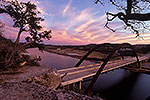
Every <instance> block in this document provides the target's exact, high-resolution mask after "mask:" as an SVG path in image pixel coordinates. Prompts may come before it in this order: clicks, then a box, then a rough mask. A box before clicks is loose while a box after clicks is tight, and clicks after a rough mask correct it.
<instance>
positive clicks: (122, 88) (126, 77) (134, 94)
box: [28, 49, 150, 100]
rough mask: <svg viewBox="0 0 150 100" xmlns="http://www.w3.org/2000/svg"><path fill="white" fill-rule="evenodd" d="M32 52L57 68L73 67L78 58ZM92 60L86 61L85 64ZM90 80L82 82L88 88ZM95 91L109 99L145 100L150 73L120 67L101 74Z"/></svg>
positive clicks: (147, 93)
mask: <svg viewBox="0 0 150 100" xmlns="http://www.w3.org/2000/svg"><path fill="white" fill-rule="evenodd" d="M28 51H29V53H30V54H36V55H40V56H41V58H42V61H41V62H40V63H41V65H42V66H45V67H53V68H56V69H62V68H68V67H73V66H74V65H75V64H76V63H77V61H78V59H75V58H72V57H66V56H61V55H57V54H53V53H48V52H44V53H42V52H39V51H38V50H37V49H28ZM89 63H90V62H88V61H85V63H84V64H89ZM88 84H89V82H84V83H83V84H82V87H83V88H85V89H86V88H87V86H88ZM93 92H94V93H95V94H96V93H99V94H101V95H102V96H103V97H104V98H107V99H108V100H145V99H146V98H147V97H148V96H150V75H147V74H139V73H133V72H130V71H128V70H124V69H118V70H114V71H111V72H108V73H106V74H102V75H100V77H99V79H98V80H97V82H96V84H95V85H94V88H93Z"/></svg>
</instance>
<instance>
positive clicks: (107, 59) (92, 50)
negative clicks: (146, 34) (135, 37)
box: [75, 43, 140, 95]
mask: <svg viewBox="0 0 150 100" xmlns="http://www.w3.org/2000/svg"><path fill="white" fill-rule="evenodd" d="M123 46H128V47H129V48H131V49H132V51H133V54H134V56H135V57H136V59H137V63H138V66H139V67H140V62H139V58H138V56H137V54H136V51H135V49H134V48H133V46H132V45H131V44H129V43H122V44H120V45H118V46H117V47H116V48H114V50H113V51H112V52H111V53H110V54H109V55H108V56H107V57H106V59H105V60H104V61H103V63H102V65H101V67H100V68H99V69H98V71H97V72H96V74H95V75H94V76H93V79H92V81H91V83H90V85H89V86H88V88H87V94H88V95H90V93H91V90H92V88H93V86H94V84H95V82H96V80H97V79H98V77H99V75H100V74H101V72H102V71H103V69H104V67H105V66H106V64H107V62H108V61H109V60H110V59H111V58H112V56H113V55H114V54H115V53H116V52H117V51H119V50H120V49H121V48H122V47H123ZM98 48H99V46H96V47H94V48H92V49H91V50H90V51H89V52H87V53H86V54H85V55H84V56H83V57H82V58H81V59H80V61H79V62H78V63H77V64H76V65H75V67H78V66H80V64H81V63H82V62H83V61H84V60H85V59H86V58H87V57H88V56H89V55H90V54H91V53H92V52H94V50H96V49H98Z"/></svg>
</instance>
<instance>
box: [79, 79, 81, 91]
mask: <svg viewBox="0 0 150 100" xmlns="http://www.w3.org/2000/svg"><path fill="white" fill-rule="evenodd" d="M81 88H82V83H81V81H80V82H79V89H81Z"/></svg>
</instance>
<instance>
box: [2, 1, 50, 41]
mask: <svg viewBox="0 0 150 100" xmlns="http://www.w3.org/2000/svg"><path fill="white" fill-rule="evenodd" d="M0 13H6V14H8V15H9V16H10V17H11V18H12V19H13V21H14V25H13V27H16V28H19V32H18V36H17V39H16V44H18V43H19V39H20V35H21V33H22V32H29V33H30V35H31V37H30V38H31V40H32V39H33V40H34V42H36V41H38V42H41V41H40V39H41V38H46V39H50V38H51V31H44V32H41V33H39V31H40V30H41V29H42V26H41V25H40V22H41V21H44V19H42V18H41V17H39V16H38V14H39V13H40V12H39V11H38V10H37V6H36V5H35V4H32V3H31V2H30V1H29V2H27V3H24V2H18V1H17V0H13V1H4V0H3V3H2V4H1V5H0Z"/></svg>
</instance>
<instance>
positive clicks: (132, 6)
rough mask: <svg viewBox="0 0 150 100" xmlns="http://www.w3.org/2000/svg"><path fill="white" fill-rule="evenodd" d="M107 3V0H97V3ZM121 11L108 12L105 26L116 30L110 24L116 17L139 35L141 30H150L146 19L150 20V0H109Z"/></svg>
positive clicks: (125, 26) (126, 27)
mask: <svg viewBox="0 0 150 100" xmlns="http://www.w3.org/2000/svg"><path fill="white" fill-rule="evenodd" d="M99 2H100V3H101V4H103V5H104V4H105V2H106V0H96V1H95V3H96V4H97V3H99ZM109 2H110V3H111V4H112V5H114V6H115V7H116V8H117V9H118V10H119V12H118V13H116V14H113V13H110V12H107V13H106V15H107V22H106V24H105V27H107V28H108V29H110V30H112V31H113V32H115V30H114V29H112V28H110V27H109V26H108V24H109V22H111V21H113V20H114V19H115V18H118V19H119V20H121V21H123V23H124V28H125V29H130V30H131V31H132V32H134V33H136V34H137V36H139V35H140V34H139V33H140V32H144V31H145V30H148V31H149V28H150V26H149V25H148V23H147V22H146V21H150V13H146V12H148V11H149V10H150V1H149V0H109Z"/></svg>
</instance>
